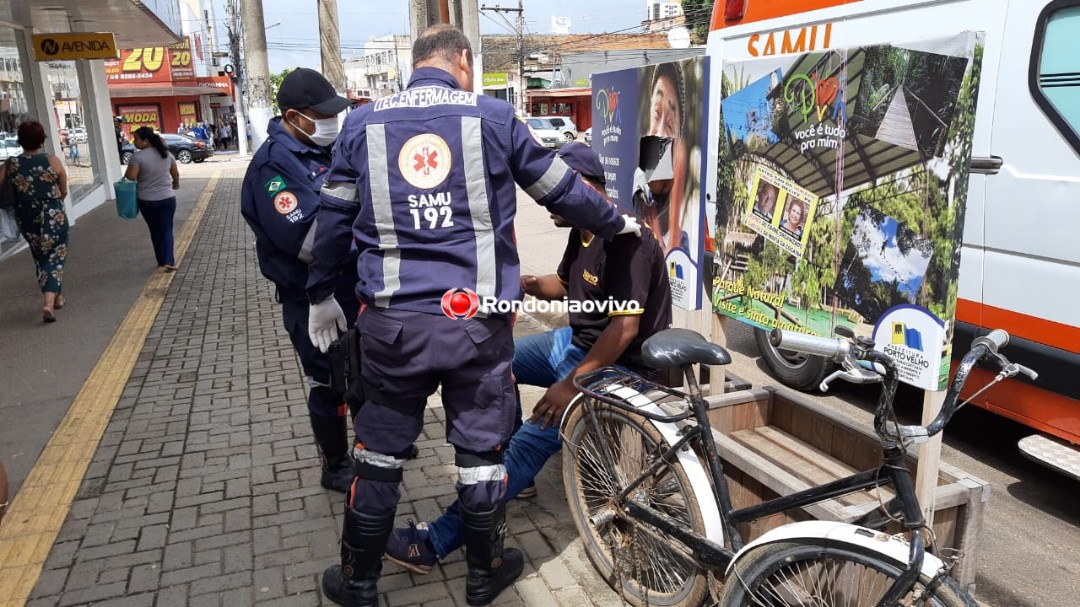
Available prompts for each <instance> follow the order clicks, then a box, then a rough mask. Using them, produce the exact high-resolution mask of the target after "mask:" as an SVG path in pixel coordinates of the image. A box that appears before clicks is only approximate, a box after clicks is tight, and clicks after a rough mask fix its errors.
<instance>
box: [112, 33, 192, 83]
mask: <svg viewBox="0 0 1080 607" xmlns="http://www.w3.org/2000/svg"><path fill="white" fill-rule="evenodd" d="M105 78H106V80H107V81H108V82H109V83H110V84H129V83H151V84H166V83H170V82H173V81H176V80H193V79H194V78H195V66H194V65H193V64H192V62H191V47H190V45H189V44H188V42H187V40H185V41H184V42H182V43H180V44H177V45H175V46H172V47H165V46H152V47H147V48H134V49H122V50H121V51H120V58H119V59H111V60H107V61H106V62H105Z"/></svg>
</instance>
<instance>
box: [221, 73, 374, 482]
mask: <svg viewBox="0 0 1080 607" xmlns="http://www.w3.org/2000/svg"><path fill="white" fill-rule="evenodd" d="M277 101H278V107H279V108H281V116H279V117H275V118H272V119H271V120H270V124H269V125H268V126H267V139H266V142H265V143H263V144H262V146H261V147H260V148H259V150H258V151H257V152H255V157H254V158H253V159H252V160H251V164H249V165H248V169H247V174H246V175H245V176H244V183H243V188H242V190H241V193H240V201H241V202H240V209H241V212H242V213H243V215H244V219H245V220H246V221H247V223H248V225H249V226H250V227H251V231H252V232H254V233H255V250H256V252H257V253H258V256H259V269H260V270H262V273H263V275H264V276H266V277H267V278H269V279H270V280H271V281H272V282H273V283H274V285H275V286H276V287H277V298H278V300H279V301H280V302H281V315H282V319H283V320H284V323H285V330H286V331H287V332H288V333H289V338H290V339H291V340H292V343H293V347H295V348H296V353H297V354H298V355H299V357H300V363H301V365H302V366H303V368H304V375H305V376H307V382H308V386H309V388H310V391H309V392H308V416H309V418H310V420H311V428H312V431H313V432H314V434H315V441H316V443H317V444H318V447H319V452H320V454H321V459H322V486H323V487H326V488H327V489H333V490H335V491H341V492H345V491H346V490H347V489H348V488H349V485H350V484H352V477H353V470H352V459H351V457H350V453H349V440H348V423H347V421H346V420H347V417H346V414H347V407H344V406H342V403H341V399H340V398H335V397H334V396H333V395H332V394H331V392H330V361H329V358H328V357H327V355H326V354H323V353H322V352H319V350H318V348H316V347H315V346H314V345H312V343H311V339H310V338H309V337H308V331H307V328H308V309H309V307H308V303H309V302H308V299H307V293H306V292H305V290H304V287H305V285H306V283H307V273H308V263H310V262H311V245H312V239H313V238H314V236H315V224H316V218H317V217H318V213H319V190H320V189H321V188H322V185H323V183H324V182H325V181H326V177H327V175H329V172H330V145H331V144H332V143H333V142H334V139H336V137H337V132H338V121H337V115H338V114H339V113H341V112H342V111H343V110H344V109H345V108H346V107H348V106H349V104H350V102H349V101H348V100H347V99H345V98H343V97H339V96H338V94H337V93H336V92H334V87H333V86H332V85H331V84H330V82H329V81H327V80H326V78H323V76H322V75H321V74H319V73H318V72H316V71H314V70H310V69H306V68H299V69H296V70H293V71H292V72H290V73H289V75H287V76H286V77H285V79H284V80H282V82H281V88H280V89H279V90H278V94H277ZM355 280H356V274H355V271H352V272H346V273H345V275H343V276H342V277H341V279H340V280H339V281H338V283H337V284H335V285H332V286H331V291H333V292H334V293H335V297H336V298H337V301H339V302H340V304H341V307H342V309H343V310H344V311H345V315H346V318H348V319H349V323H350V324H351V323H352V322H353V321H354V320H355V319H356V315H357V312H358V307H359V304H358V302H357V301H356V295H355V294H354V293H353V289H354V288H355V286H356V285H355Z"/></svg>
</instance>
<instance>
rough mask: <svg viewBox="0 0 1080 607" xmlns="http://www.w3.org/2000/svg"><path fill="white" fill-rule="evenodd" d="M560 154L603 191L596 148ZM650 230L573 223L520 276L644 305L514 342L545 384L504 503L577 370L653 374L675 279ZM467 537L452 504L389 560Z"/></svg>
mask: <svg viewBox="0 0 1080 607" xmlns="http://www.w3.org/2000/svg"><path fill="white" fill-rule="evenodd" d="M559 155H560V156H562V158H563V160H564V161H565V162H566V164H568V165H569V166H570V168H572V169H574V170H575V171H576V172H577V173H578V174H580V175H581V176H582V177H583V178H584V179H585V181H586V182H587V183H589V184H590V185H592V186H593V187H595V188H597V189H598V190H600V191H603V188H604V168H603V165H601V163H600V159H599V158H598V157H597V155H596V153H595V152H594V151H593V150H592V148H590V147H589V146H587V145H585V144H582V143H577V142H574V143H569V144H567V145H565V146H563V148H562V149H561V150H560V151H559ZM552 219H553V220H554V221H555V225H556V226H559V227H573V226H571V225H570V224H569V223H568V222H566V221H565V220H564V219H563V218H562V217H558V216H555V215H553V216H552ZM646 232H647V230H644V229H643V231H642V234H641V238H638V237H636V236H634V235H633V234H630V235H628V236H617V237H615V238H614V239H612V240H610V241H607V242H605V241H603V240H602V239H599V238H595V237H594V235H593V234H591V233H590V232H589V231H587V230H581V229H578V228H573V229H571V230H570V237H569V241H568V242H567V245H566V250H565V251H564V253H563V258H562V261H561V263H560V264H559V268H558V270H557V272H556V273H555V274H549V275H546V276H522V277H521V286H522V288H523V289H524V290H525V292H526V293H528V294H529V295H532V296H534V297H536V298H537V299H544V300H548V301H558V300H562V299H564V298H569V299H570V300H571V301H580V302H584V301H594V302H605V301H608V300H609V298H610V299H611V300H613V301H615V302H631V301H634V302H637V304H638V305H637V306H636V307H634V306H628V307H627V308H628V309H622V310H614V311H611V310H602V311H590V312H584V311H582V312H575V311H573V308H571V312H570V326H568V327H563V328H561V329H555V330H553V331H548V332H546V333H540V334H537V335H530V336H528V337H523V338H519V339H515V340H514V361H513V373H514V377H515V378H516V379H517V382H518V383H519V384H527V385H531V386H540V387H544V388H547V392H545V393H544V396H543V397H542V398H541V399H540V401H539V402H537V404H536V407H535V408H534V409H533V414H532V417H530V418H529V420H528V421H527V422H525V424H523V425H522V426H521V427H520V428H519V429H518V430H517V431H516V432H515V433H514V435H513V436H512V437H511V439H510V444H509V447H508V448H507V450H506V455H505V459H504V461H505V465H506V474H507V487H506V497H505V499H506V500H507V501H509V500H512V499H514V498H515V497H517V496H518V494H519V493H521V492H522V490H524V489H526V488H527V487H531V486H532V485H533V482H534V479H535V478H536V475H537V474H539V473H540V470H541V469H543V467H544V464H545V463H546V462H547V460H548V459H549V458H550V457H551V456H552V455H554V454H556V453H558V452H559V449H560V448H561V446H562V444H561V438H560V436H559V422H560V420H561V419H562V415H563V412H564V411H565V410H566V407H567V405H569V403H570V400H571V399H573V398H574V396H575V395H576V394H577V389H576V388H574V384H573V381H572V380H573V378H574V377H575V376H577V375H581V374H583V373H588V372H590V371H594V370H596V369H599V368H601V367H605V366H609V365H616V366H619V367H622V368H624V369H627V370H630V371H633V372H635V373H638V374H639V375H643V376H646V377H649V376H651V375H654V374H655V370H653V369H649V368H648V367H646V366H645V365H644V363H643V362H642V360H641V344H642V343H644V341H645V340H646V339H648V338H649V337H651V336H652V335H653V334H655V333H658V332H659V331H663V330H664V329H667V328H668V327H669V326H670V325H671V287H670V285H669V284H668V276H667V270H666V267H665V263H664V253H663V251H662V250H661V246H660V242H659V241H658V240H657V238H656V236H655V235H654V234H652V233H651V232H649V233H646ZM629 308H633V309H629ZM519 413H520V405H519ZM410 523H411V521H410ZM463 542H464V529H463V526H462V522H461V516H460V514H459V509H458V504H457V502H455V503H454V504H453V505H451V506H450V508H449V509H447V511H446V513H445V514H443V515H442V516H441V517H439V518H438V519H437V520H435V521H434V522H432V523H421V524H419V525H416V524H410V526H409V527H408V528H405V529H396V530H394V533H393V535H392V536H391V537H390V540H389V542H388V543H387V546H386V558H387V559H388V560H390V561H393V562H395V563H397V564H399V565H401V566H403V567H405V568H406V569H409V570H410V571H413V572H415V573H420V574H426V573H430V572H431V568H432V567H433V566H434V564H435V563H436V562H437V561H438V560H440V559H443V558H445V557H446V555H448V554H449V553H451V552H453V551H454V550H456V549H458V548H460V547H461V546H462V544H463Z"/></svg>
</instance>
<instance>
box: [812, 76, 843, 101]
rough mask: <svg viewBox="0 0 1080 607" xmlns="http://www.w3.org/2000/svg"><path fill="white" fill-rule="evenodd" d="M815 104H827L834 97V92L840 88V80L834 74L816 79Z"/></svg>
mask: <svg viewBox="0 0 1080 607" xmlns="http://www.w3.org/2000/svg"><path fill="white" fill-rule="evenodd" d="M816 88H817V90H816V91H815V93H816V94H817V104H818V107H821V106H824V105H829V104H830V103H832V102H833V100H835V99H836V93H837V92H839V90H840V81H839V80H837V79H836V76H833V77H832V78H826V79H824V80H818V81H817V87H816Z"/></svg>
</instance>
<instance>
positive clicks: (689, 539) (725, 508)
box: [574, 346, 989, 607]
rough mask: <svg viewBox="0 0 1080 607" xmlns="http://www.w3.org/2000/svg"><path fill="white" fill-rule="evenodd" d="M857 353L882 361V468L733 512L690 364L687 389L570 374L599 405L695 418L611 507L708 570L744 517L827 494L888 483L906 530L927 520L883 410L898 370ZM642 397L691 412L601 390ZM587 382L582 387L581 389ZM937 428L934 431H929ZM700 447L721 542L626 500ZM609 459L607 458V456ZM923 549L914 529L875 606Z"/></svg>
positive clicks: (953, 396) (900, 589)
mask: <svg viewBox="0 0 1080 607" xmlns="http://www.w3.org/2000/svg"><path fill="white" fill-rule="evenodd" d="M988 352H989V350H987V349H986V348H984V347H982V346H976V347H975V348H973V349H972V351H971V352H969V353H968V354H967V355H966V356H965V357H964V359H963V361H962V362H961V364H960V366H959V368H958V370H957V373H956V376H955V377H954V380H953V382H952V385H951V386H950V389H949V393H948V395H947V397H946V399H945V403H944V406H943V408H942V411H941V413H940V414H939V416H938V418H937V419H935V420H934V422H932V423H931V425H930V426H929V428H930V429H931V430H932V432H931V435H932V434H935V433H936V432H938V431H940V430H941V428H943V427H944V425H945V424H947V423H948V420H949V419H950V418H951V417H952V414H953V413H955V411H956V408H957V406H956V403H957V400H958V396H959V393H960V389H961V388H962V387H963V385H964V382H965V381H966V380H967V376H968V374H969V373H970V371H971V369H972V368H973V367H974V365H975V363H976V362H978V360H979V359H980V358H982V356H984V355H985V354H986V353H988ZM862 358H864V359H865V360H869V361H871V362H876V363H879V364H881V365H882V366H883V367H884V368H885V369H886V373H885V377H884V381H883V387H882V391H881V396H880V398H879V401H878V406H877V409H876V411H875V415H874V428H875V431H877V433H878V436H879V437H881V439H882V446H883V456H882V465H881V466H880V467H879V468H877V469H873V470H866V471H863V472H859V473H856V474H854V475H851V476H848V477H846V478H842V479H838V480H835V481H832V482H829V483H826V484H824V485H820V486H817V487H811V488H809V489H806V490H804V491H799V492H796V493H792V494H789V495H784V496H780V497H777V498H774V499H770V500H766V501H765V502H762V503H761V504H758V505H756V506H750V507H747V508H741V509H738V510H736V509H734V508H733V507H732V504H731V493H730V489H729V487H728V483H727V478H726V477H725V476H724V473H723V466H722V464H721V462H720V456H719V454H718V453H717V449H716V442H715V440H714V439H713V437H712V426H711V424H710V422H709V418H708V409H709V407H708V402H707V401H706V400H705V398H704V397H703V396H702V394H701V389H700V387H699V386H698V384H697V380H696V378H695V376H694V373H693V368H692V367H687V368H685V369H684V370H683V371H684V375H685V377H686V382H687V386H688V387H689V390H688V391H689V394H685V393H683V392H680V391H678V390H675V389H672V388H668V387H665V386H661V385H659V384H656V383H654V382H650V381H648V380H646V379H644V378H641V377H639V376H636V375H630V374H627V373H626V372H624V371H620V370H618V369H614V368H611V367H607V368H604V369H600V370H597V371H594V372H592V373H588V374H585V375H582V376H579V377H577V378H575V380H574V383H575V384H576V385H578V387H579V389H581V390H582V392H583V393H585V394H586V395H587V396H589V397H591V398H595V399H596V400H599V401H601V402H604V403H607V404H609V405H612V406H615V407H618V408H620V409H623V410H625V411H627V412H629V413H633V414H635V415H639V416H642V417H645V418H647V419H650V420H652V421H654V422H659V423H674V422H679V421H684V420H688V419H690V418H691V417H693V419H694V422H695V424H694V425H688V426H686V427H684V428H683V429H682V430H681V432H680V433H681V434H682V437H681V438H680V439H679V440H678V441H677V442H676V443H675V444H673V445H671V446H670V447H668V448H667V449H666V450H665V451H664V452H663V453H661V454H660V457H659V458H658V459H657V460H656V461H655V462H653V463H652V465H650V466H649V467H648V468H647V469H645V470H644V471H642V473H641V474H640V475H638V476H637V477H636V478H634V479H633V480H632V481H631V482H630V483H629V484H628V485H627V486H626V488H624V489H623V490H622V491H621V492H620V493H619V494H618V495H617V496H616V497H615V499H614V500H613V501H614V502H615V503H614V505H615V506H616V507H617V508H621V509H622V510H623V511H624V512H625V513H626V514H628V515H629V516H630V517H632V518H634V519H637V520H640V521H642V522H644V523H646V524H648V525H650V526H652V527H654V528H656V529H658V530H659V531H661V532H663V533H665V534H668V535H669V536H671V537H673V538H675V539H676V540H677V541H678V542H680V543H682V544H683V545H685V546H686V547H687V548H689V549H690V550H691V552H692V553H693V555H694V558H695V560H697V561H698V563H699V564H701V565H702V566H703V567H705V568H708V569H712V570H714V571H720V572H722V571H724V570H726V569H727V567H728V565H729V564H730V563H731V561H732V560H733V559H734V557H735V554H736V552H738V551H739V549H740V548H742V547H743V538H742V536H741V534H740V533H739V532H738V529H737V528H736V525H737V524H738V523H743V522H747V521H753V520H757V519H761V518H764V517H767V516H771V515H774V514H779V513H782V512H784V511H787V510H791V509H794V508H800V507H804V506H809V505H812V504H815V503H818V502H822V501H825V500H829V499H833V498H836V497H839V496H842V495H846V494H848V493H853V492H856V491H861V490H864V489H871V488H875V487H880V486H884V485H893V486H894V487H895V490H896V497H897V499H898V501H899V505H900V511H901V513H902V516H903V523H904V528H905V530H907V531H915V530H917V529H919V528H922V527H924V526H925V525H926V521H925V519H924V517H923V514H922V510H921V508H920V507H919V503H918V500H917V498H916V494H915V485H914V481H913V479H912V475H911V471H910V470H909V469H908V468H907V465H906V462H905V461H904V460H905V445H904V442H903V440H902V439H901V437H900V436H897V435H895V434H894V433H891V432H890V431H889V428H888V427H887V422H888V413H889V411H890V409H891V405H892V401H893V398H894V397H895V394H896V388H897V386H898V383H899V379H898V374H897V372H896V368H895V365H894V364H893V363H892V360H891V359H890V358H889V357H888V356H887V355H885V354H882V353H880V352H875V351H873V350H868V351H867V352H864V353H863V356H862ZM628 383H629V384H630V387H632V388H634V389H635V390H637V391H638V392H640V393H642V394H644V393H646V392H651V391H660V392H663V393H665V394H667V395H669V396H672V397H675V398H678V399H680V400H684V401H685V402H688V403H689V404H690V407H689V410H688V411H684V412H682V413H677V414H672V415H664V414H658V413H654V412H650V411H643V410H641V409H640V408H638V407H635V406H633V405H630V404H629V403H627V402H625V401H624V400H622V399H620V398H618V397H614V396H611V395H610V394H607V392H609V391H610V390H611V389H612V388H613V387H614V386H616V385H619V386H622V385H627V384H628ZM586 386H587V387H586ZM582 402H583V406H584V407H586V412H587V415H588V416H589V421H590V423H592V424H594V425H597V427H599V425H598V420H597V418H596V415H595V408H594V407H593V405H592V402H591V401H590V399H589V398H585V399H583V400H582ZM935 428H936V429H935ZM598 437H599V442H600V445H601V451H602V453H603V454H604V457H606V458H609V459H610V458H611V453H614V450H613V449H612V446H611V445H609V444H607V442H608V441H607V438H606V436H605V435H604V433H603V432H599V433H598ZM694 445H696V446H698V447H699V448H700V449H701V451H702V452H703V453H704V455H705V460H706V463H707V465H708V473H709V476H710V477H711V480H712V488H713V497H714V498H715V499H716V501H717V505H718V506H719V510H720V513H721V518H722V524H723V529H724V537H725V540H726V543H727V544H728V546H730V548H729V547H728V546H721V545H719V544H717V543H716V542H714V541H712V540H710V539H708V538H706V537H704V536H702V535H700V534H698V533H695V532H694V531H691V530H689V529H687V528H686V526H685V524H684V523H682V522H680V521H677V520H675V519H674V518H672V517H670V516H668V515H666V514H664V513H662V512H659V511H658V510H656V509H654V508H651V507H649V506H648V505H646V504H643V503H641V502H640V501H637V500H634V499H632V498H631V495H632V494H633V493H634V490H635V489H636V488H637V487H638V486H640V485H641V484H642V483H644V482H645V481H646V479H648V478H649V477H650V476H652V475H653V474H655V473H656V472H657V471H658V470H659V469H660V468H661V467H662V466H664V465H666V464H670V463H671V462H672V461H673V460H674V459H675V457H676V454H677V453H679V451H680V450H682V449H685V448H687V447H693V446H694ZM608 463H609V464H613V462H611V461H609V462H608ZM923 557H924V546H923V540H922V536H921V535H920V534H918V533H911V534H910V550H909V557H908V563H907V565H908V566H907V569H906V570H904V571H903V572H901V574H900V576H899V577H898V578H897V580H896V583H894V584H893V586H892V588H891V589H890V590H889V591H888V592H886V594H885V596H883V597H882V599H881V600H880V601H879V603H878V607H889V606H891V605H895V604H896V603H897V602H898V601H899V600H900V599H901V598H902V597H903V596H904V595H906V594H907V593H908V592H909V591H910V590H911V589H912V588H913V587H914V585H915V583H916V582H917V581H918V578H919V573H920V571H921V569H922V564H923Z"/></svg>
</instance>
